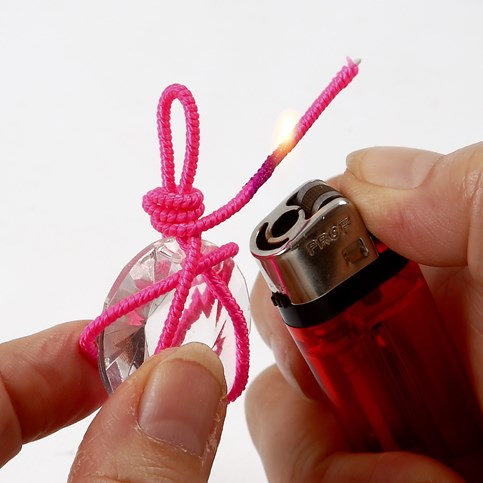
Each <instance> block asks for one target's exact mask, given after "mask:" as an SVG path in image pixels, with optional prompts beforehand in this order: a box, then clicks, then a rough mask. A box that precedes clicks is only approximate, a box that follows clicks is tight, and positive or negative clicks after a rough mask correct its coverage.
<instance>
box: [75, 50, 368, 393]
mask: <svg viewBox="0 0 483 483" xmlns="http://www.w3.org/2000/svg"><path fill="white" fill-rule="evenodd" d="M357 73H358V66H357V64H356V63H354V62H353V61H352V60H350V59H347V65H345V66H344V67H343V68H342V69H341V70H340V71H339V72H338V73H337V74H336V76H335V77H334V78H333V79H332V81H331V82H330V84H329V85H328V86H327V87H326V88H325V89H324V91H323V92H322V93H321V94H320V95H319V97H318V98H317V99H316V100H315V101H314V102H313V103H312V105H311V106H310V107H309V109H308V110H307V111H306V112H305V114H304V115H303V116H302V117H301V118H300V120H299V122H298V123H297V124H296V126H295V128H294V130H293V134H292V136H291V137H290V139H288V140H287V141H286V142H284V143H282V144H280V145H279V146H278V147H277V148H276V149H275V150H274V151H273V153H272V154H270V155H269V156H268V157H267V158H266V160H265V161H264V162H263V164H262V165H261V167H260V168H259V170H258V171H257V172H256V173H255V174H254V175H253V176H252V177H251V178H250V180H249V181H248V182H247V183H246V184H245V185H244V186H243V188H242V189H241V190H240V191H239V193H238V194H237V195H236V196H235V197H234V198H232V199H231V200H230V201H229V202H228V203H226V204H225V205H223V206H222V207H221V208H218V209H217V210H215V211H214V212H212V213H210V214H209V215H206V216H204V217H203V213H204V205H203V194H202V193H201V192H200V191H199V190H198V189H196V188H195V187H193V182H194V178H195V174H196V169H197V164H198V153H199V143H200V125H199V115H198V108H197V106H196V102H195V100H194V97H193V95H192V94H191V92H190V91H189V90H188V89H187V88H186V87H185V86H182V85H180V84H173V85H171V86H169V87H167V88H166V89H165V90H164V92H163V94H162V95H161V98H160V100H159V104H158V110H157V126H158V137H159V146H160V155H161V175H162V186H160V187H157V188H154V189H153V190H151V191H149V192H148V193H147V194H146V195H145V196H144V198H143V203H142V205H143V208H144V210H145V211H146V212H147V213H148V214H149V215H150V217H151V224H152V226H153V227H154V228H155V230H157V231H158V232H160V233H161V234H162V235H163V236H164V237H174V238H176V240H177V242H178V243H179V245H180V247H181V248H182V249H183V251H184V252H185V255H186V257H185V260H184V263H183V266H182V268H181V269H180V270H179V271H178V272H176V273H174V274H172V275H170V276H169V277H168V278H166V279H164V280H162V281H160V282H158V283H155V284H153V285H151V286H149V287H147V288H144V289H142V290H140V291H139V292H137V293H135V294H133V295H131V296H129V297H127V298H125V299H123V300H122V301H120V302H119V303H117V304H115V305H114V306H112V307H110V308H108V309H107V310H105V311H104V312H103V313H102V314H101V315H99V316H98V317H97V318H96V319H95V320H93V321H92V322H91V323H90V324H89V325H88V326H87V327H86V328H85V329H84V331H83V332H82V334H81V337H80V341H79V344H80V346H81V348H82V350H83V351H84V352H85V353H86V354H87V355H88V356H89V357H91V358H92V359H96V358H97V345H96V339H97V337H98V336H99V335H100V334H101V333H102V331H103V330H104V329H105V328H106V327H107V326H109V325H110V324H112V323H113V322H115V321H116V320H117V319H118V318H120V317H122V316H124V315H126V314H128V313H129V312H131V311H132V310H135V309H136V308H138V307H141V306H142V305H145V304H147V303H149V302H151V301H153V300H155V299H156V298H158V297H160V296H161V295H163V294H165V293H167V292H170V291H172V290H174V291H175V292H174V297H173V300H172V303H171V306H170V308H169V312H168V316H167V318H166V321H165V325H164V328H163V330H162V333H161V335H160V338H159V341H158V345H157V347H156V349H155V354H156V353H158V352H159V351H161V350H163V349H166V348H168V347H174V346H179V345H181V344H182V343H183V341H184V337H185V334H186V332H187V331H188V330H189V328H190V327H191V324H192V323H193V322H194V321H196V320H197V318H198V316H199V308H200V307H201V306H203V307H211V306H212V305H213V303H214V301H215V299H217V300H219V302H220V303H221V304H222V305H223V307H225V309H226V311H227V313H228V315H229V317H230V319H231V320H232V323H233V327H234V332H235V337H236V351H237V356H236V368H235V378H234V382H233V386H232V388H231V390H230V392H229V394H228V400H229V401H234V400H235V399H236V398H237V397H238V396H239V395H240V394H241V393H242V392H243V390H244V389H245V387H246V385H247V382H248V369H249V342H248V328H247V323H246V320H245V318H244V315H243V312H242V310H241V308H240V307H239V305H238V303H237V301H236V300H235V299H234V297H233V295H232V294H231V292H230V290H229V289H228V280H223V279H222V278H221V277H220V275H218V274H217V273H216V272H215V271H214V270H213V267H215V266H216V265H218V264H219V263H222V262H225V263H226V262H227V261H228V260H229V259H231V258H232V257H234V256H235V255H236V254H237V253H238V246H237V245H236V244H235V243H227V244H225V245H222V246H221V247H219V248H216V249H213V250H212V251H209V252H207V253H204V254H202V253H201V234H202V232H204V231H206V230H209V229H210V228H213V227H214V226H216V225H218V224H220V223H222V222H223V221H225V220H227V219H228V218H230V217H231V216H233V215H234V214H235V213H237V212H238V211H239V210H240V209H241V208H243V207H244V206H245V205H246V204H247V203H248V202H249V201H250V200H251V199H252V198H253V196H254V195H255V193H256V192H257V191H258V189H259V188H260V187H261V186H262V185H263V184H264V183H265V182H266V181H267V180H268V179H269V178H270V176H271V175H272V173H273V171H274V169H275V168H276V167H277V165H278V164H279V163H280V162H281V161H282V160H283V159H284V158H285V156H287V154H288V153H289V152H290V151H291V150H292V149H293V148H294V147H295V146H296V145H297V143H298V142H299V141H300V140H301V139H302V137H303V136H304V135H305V134H306V132H307V131H308V130H309V129H310V128H311V127H312V125H313V124H314V122H315V121H316V120H317V119H318V118H319V116H320V115H321V114H322V112H323V111H324V110H325V108H326V107H327V106H328V105H329V104H330V103H331V101H332V100H333V99H334V98H335V96H336V95H337V94H338V93H339V92H340V91H341V90H342V89H344V88H345V87H347V85H348V84H349V83H350V82H351V81H352V79H353V78H354V77H355V76H356V75H357ZM175 100H178V101H179V102H180V103H181V105H182V107H183V110H184V115H185V120H186V151H185V159H184V164H183V169H182V172H181V176H180V181H179V184H176V181H175V166H174V152H173V142H172V135H171V122H170V118H171V106H172V104H173V102H174V101H175ZM228 274H230V272H228ZM198 275H201V276H202V277H203V280H204V281H205V283H206V285H207V287H208V289H209V290H207V291H206V292H205V293H203V294H201V293H196V294H195V298H194V299H193V300H192V302H191V303H190V305H189V306H188V307H185V304H186V300H187V297H188V294H189V291H190V288H191V286H192V283H193V280H194V278H195V277H197V276H198ZM198 300H203V303H202V304H199V303H197V301H198ZM214 350H215V351H216V350H217V348H216V347H215V348H214Z"/></svg>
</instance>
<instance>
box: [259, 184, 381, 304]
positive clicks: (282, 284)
mask: <svg viewBox="0 0 483 483" xmlns="http://www.w3.org/2000/svg"><path fill="white" fill-rule="evenodd" d="M250 250H251V252H252V254H253V256H254V257H255V258H256V259H257V260H258V262H259V264H260V267H261V271H262V274H263V276H264V278H265V279H266V281H267V283H268V285H269V287H270V289H271V290H272V292H274V293H277V292H278V293H281V294H284V295H285V296H287V297H288V298H289V299H290V303H291V304H294V305H296V304H303V303H307V302H310V301H312V300H314V299H316V298H318V297H320V296H323V295H325V294H326V293H327V292H329V291H330V290H332V289H333V288H335V287H336V286H338V285H339V284H341V283H342V282H344V281H345V280H347V279H348V278H349V277H351V276H352V275H354V274H355V273H357V272H358V271H359V270H361V269H362V268H364V267H366V266H367V265H369V264H370V263H372V262H373V261H374V260H376V259H377V257H378V253H377V250H376V247H375V245H374V242H373V241H372V239H371V236H370V235H369V233H368V231H367V229H366V227H365V225H364V223H363V221H362V218H361V217H360V215H359V213H358V211H357V209H356V207H355V206H354V204H353V203H352V202H351V201H350V200H348V199H347V198H345V197H343V196H342V195H341V194H340V193H339V192H338V191H336V190H335V189H334V188H332V187H330V186H329V185H327V184H326V183H324V182H323V181H320V180H313V181H309V182H307V183H305V184H303V185H302V186H300V187H299V188H298V189H297V190H295V191H294V192H293V193H291V194H290V195H289V196H287V198H286V199H285V200H284V201H283V202H282V203H280V204H279V205H278V206H277V207H276V208H275V209H274V210H273V211H272V212H271V213H270V214H269V215H268V216H266V217H265V218H264V219H263V220H262V221H261V222H260V223H259V224H258V226H257V227H256V229H255V230H254V232H253V233H252V236H251V239H250Z"/></svg>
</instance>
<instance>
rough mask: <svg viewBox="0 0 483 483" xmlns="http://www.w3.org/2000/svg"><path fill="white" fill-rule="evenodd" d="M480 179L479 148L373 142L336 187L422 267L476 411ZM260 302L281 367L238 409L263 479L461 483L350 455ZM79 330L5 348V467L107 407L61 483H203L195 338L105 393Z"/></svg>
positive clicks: (205, 396)
mask: <svg viewBox="0 0 483 483" xmlns="http://www.w3.org/2000/svg"><path fill="white" fill-rule="evenodd" d="M385 160H390V163H389V166H386V165H384V161H385ZM482 171H483V144H477V145H474V146H470V147H468V148H465V149H462V150H460V151H457V152H455V153H453V154H450V155H447V156H442V155H440V154H437V153H431V152H427V151H417V150H407V149H401V148H379V149H369V150H364V151H360V152H357V153H355V154H353V155H352V156H351V157H350V158H349V159H348V170H347V172H346V173H345V174H344V175H342V176H341V177H339V178H338V179H336V180H333V182H334V185H336V187H338V188H339V189H340V190H341V191H342V192H343V193H344V194H346V195H347V196H348V197H349V198H351V199H352V200H353V201H354V202H355V203H356V205H357V206H358V207H359V209H360V212H361V214H362V216H363V218H364V220H365V222H366V224H367V226H368V228H369V230H370V231H371V232H373V233H374V234H375V235H376V236H377V237H378V238H379V239H381V240H382V241H383V242H385V243H386V244H387V245H388V246H390V247H391V248H393V249H394V250H396V251H398V252H400V253H401V254H403V255H405V256H407V257H408V258H411V259H413V260H415V261H417V262H419V263H421V264H423V265H425V267H424V272H425V276H426V278H427V280H428V282H429V284H430V287H431V289H432V291H433V295H434V297H435V299H436V301H437V303H438V305H439V307H440V308H441V312H442V314H443V315H444V318H445V322H446V324H447V325H448V329H449V330H450V331H451V333H452V335H453V339H454V341H455V343H456V345H457V348H458V350H459V351H460V355H461V356H462V359H463V360H464V362H465V364H466V368H467V370H468V371H469V373H470V375H471V377H472V381H473V383H474V390H475V393H476V394H477V396H478V397H479V401H480V403H481V402H483V244H482V243H481V238H482V236H481V235H482V233H483V216H482V213H483V201H482V199H483V188H482ZM448 220H449V222H448ZM401 233H404V236H403V237H402V236H401ZM268 295H269V294H268V289H267V287H266V286H265V284H264V282H263V281H262V280H261V279H259V280H258V281H257V282H256V284H255V286H254V288H253V293H252V303H253V307H252V309H253V314H254V318H255V320H256V323H257V326H258V329H259V331H260V333H261V334H262V336H263V338H264V339H265V340H266V342H267V343H268V344H269V345H270V347H271V348H272V350H273V351H274V354H275V358H276V360H277V363H278V366H273V367H270V368H268V369H267V370H266V371H264V372H263V373H262V374H260V375H259V376H258V377H257V378H256V379H255V380H254V381H253V383H252V384H251V387H250V388H249V390H248V393H247V396H246V413H247V421H248V425H249V428H250V432H251V435H252V438H253V441H254V443H255V446H256V447H257V449H258V451H259V453H260V456H261V458H262V460H263V463H264V466H265V470H266V474H267V477H268V479H269V480H270V481H273V482H299V481H300V482H312V481H318V482H321V481H323V482H329V481H337V482H340V481H351V482H358V481H370V482H379V481H392V482H398V481H401V482H407V481H445V482H456V481H462V480H461V478H460V477H459V476H458V475H457V474H456V473H454V472H453V471H452V470H450V469H449V468H446V467H444V466H443V465H442V464H440V463H438V462H436V461H433V460H431V459H429V458H426V457H423V456H417V455H412V454H409V453H402V452H393V453H382V454H351V453H350V452H349V451H348V449H347V447H346V444H345V442H344V439H343V437H342V436H341V434H340V431H339V429H338V427H337V424H336V422H335V421H334V419H333V417H332V415H331V413H330V409H329V408H328V407H327V405H326V403H325V402H324V400H323V398H322V397H321V393H320V390H319V388H318V386H317V384H316V383H315V381H314V379H313V378H312V376H311V373H310V371H309V369H308V367H307V365H306V364H305V362H304V360H303V358H302V357H301V355H300V353H299V352H298V351H297V350H296V348H295V346H294V344H293V342H292V339H291V338H290V337H289V335H288V332H287V331H286V329H285V327H284V325H283V323H282V322H281V320H280V316H279V315H278V312H277V311H276V310H275V309H274V308H273V307H272V306H271V303H270V302H269V297H268ZM85 324H86V322H85V321H80V322H70V323H66V324H62V325H59V326H56V327H53V328H51V329H48V330H46V331H43V332H40V333H38V334H35V335H32V336H29V337H25V338H22V339H18V340H14V341H11V342H7V343H3V344H0V361H1V364H0V408H1V410H0V465H3V464H5V463H6V462H7V461H8V460H10V459H11V458H13V457H14V456H15V455H16V454H17V453H18V452H19V451H20V449H21V447H22V445H23V444H24V443H28V442H30V441H34V440H37V439H39V438H42V437H45V436H47V435H49V434H51V433H53V432H55V431H57V430H59V429H61V428H63V427H65V426H68V425H69V424H72V423H73V422H75V421H78V420H80V419H82V418H84V417H85V416H87V415H88V414H90V413H91V412H93V411H94V410H96V409H97V408H98V407H100V406H101V405H102V408H101V410H100V411H99V412H98V414H97V415H96V417H95V418H94V420H93V421H92V423H91V425H90V427H89V429H88V431H87V433H86V435H85V437H84V439H83V441H82V442H81V444H80V446H79V450H78V453H77V455H76V458H75V460H74V462H73V465H72V469H71V473H70V475H69V481H71V482H90V481H95V482H97V481H110V482H121V481H136V482H143V481H162V482H186V481H190V482H198V481H200V482H202V481H207V480H208V478H209V474H210V470H211V466H212V462H213V459H214V457H215V454H216V449H217V446H218V443H219V441H220V436H221V432H222V427H223V422H224V418H225V413H226V384H225V380H224V374H223V368H222V366H221V363H220V361H219V360H218V358H217V357H216V356H215V355H214V353H213V352H212V351H211V350H209V349H208V348H207V347H206V346H203V345H201V344H188V345H186V346H183V347H181V348H175V349H169V350H166V351H163V352H162V353H160V354H158V355H157V356H155V357H152V358H151V359H149V360H148V361H147V362H146V363H145V364H143V366H142V367H141V368H140V369H139V370H138V371H136V372H135V373H134V374H133V375H132V376H130V378H129V379H128V380H127V381H126V382H125V383H124V384H122V385H121V386H120V387H119V389H118V390H116V392H115V393H114V394H113V395H112V396H111V397H109V398H107V397H106V394H105V392H104V390H103V388H102V386H101V383H100V380H99V377H98V374H97V369H96V367H95V366H94V365H93V364H92V363H91V362H89V361H88V360H87V359H86V358H85V357H84V355H83V354H82V353H81V352H80V350H79V348H78V339H79V334H80V332H81V331H82V329H83V328H84V326H85ZM200 401H201V404H200ZM479 461H481V460H479ZM479 470H480V471H481V467H480V468H479ZM480 476H481V474H480Z"/></svg>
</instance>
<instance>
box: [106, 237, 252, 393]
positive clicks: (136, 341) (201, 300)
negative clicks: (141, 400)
mask: <svg viewBox="0 0 483 483" xmlns="http://www.w3.org/2000/svg"><path fill="white" fill-rule="evenodd" d="M215 248H216V246H215V245H213V244H212V243H210V242H207V241H203V242H202V252H203V253H206V252H208V251H210V250H214V249H215ZM184 257H185V255H184V252H183V251H182V249H181V248H180V247H179V245H178V243H177V242H176V241H175V240H174V239H172V238H166V239H162V240H159V241H156V242H154V243H152V244H151V245H149V246H148V247H146V248H145V249H144V250H142V251H141V252H140V253H139V254H138V255H136V256H135V257H134V258H133V259H132V260H131V261H130V262H129V263H128V264H127V265H126V267H125V268H124V269H123V270H122V271H121V273H120V274H119V276H118V278H117V279H116V281H115V282H114V285H113V286H112V288H111V290H110V292H109V294H108V296H107V299H106V301H105V303H104V310H106V309H107V308H109V307H111V306H113V305H115V304H117V303H118V302H120V301H121V300H123V299H125V298H126V297H128V296H130V295H132V294H134V293H137V292H139V291H140V290H142V289H143V288H146V287H148V286H151V285H153V284H154V283H156V282H159V281H161V280H163V279H165V278H167V277H169V276H170V275H171V274H173V273H175V272H177V271H178V270H180V269H181V267H182V263H183V260H184ZM214 270H215V272H216V273H217V274H218V275H219V276H220V277H221V278H222V279H223V280H224V281H225V283H226V284H227V285H228V288H229V289H230V291H231V293H232V294H233V296H234V297H235V299H236V300H237V302H238V304H239V305H240V308H241V309H242V310H243V313H244V315H245V318H246V320H247V323H249V321H250V318H249V299H248V290H247V286H246V283H245V279H244V278H243V275H242V273H241V272H240V270H239V269H238V267H237V266H236V265H235V263H234V261H233V259H228V260H225V261H224V262H222V263H220V264H218V265H217V266H216V267H214ZM173 295H174V292H169V293H167V294H165V295H162V296H161V297H159V298H157V299H155V300H153V301H152V302H151V303H149V304H146V305H144V306H142V307H139V308H138V309H136V310H133V311H132V312H129V313H128V314H126V315H125V316H123V317H121V318H119V319H118V320H116V321H115V322H114V323H112V324H111V325H109V326H108V327H106V329H105V330H104V331H103V332H102V333H101V334H100V336H99V337H98V341H97V342H98V350H99V356H98V364H99V372H100V374H101V378H102V381H103V384H104V386H105V388H106V390H107V391H108V392H109V393H112V392H113V391H114V390H115V389H116V388H117V387H118V386H119V385H120V384H121V383H122V382H123V381H125V380H126V379H127V378H128V377H129V376H130V375H131V374H132V373H133V372H134V371H136V370H137V369H138V368H139V366H140V365H141V364H142V363H143V362H144V361H145V360H146V359H147V358H148V357H149V356H150V355H151V354H152V353H153V351H154V349H155V348H156V346H157V343H158V339H159V336H160V335H161V332H162V330H163V326H164V322H165V320H166V317H167V315H168V311H169V307H170V305H171V301H172V298H173ZM176 337H177V340H178V341H179V342H180V343H188V342H203V343H204V344H206V345H208V346H209V347H211V348H212V349H213V350H214V351H215V352H216V353H217V354H218V355H219V357H220V359H221V361H222V363H223V365H224V368H225V377H226V380H227V384H228V389H230V388H231V386H232V385H233V381H234V378H235V368H236V340H235V333H234V329H233V323H232V321H231V319H230V317H229V316H228V313H227V311H226V309H225V308H224V307H223V306H222V304H221V303H220V302H219V301H218V300H217V299H216V298H215V297H213V295H212V293H211V291H210V290H209V289H208V287H207V285H206V283H205V282H204V280H203V277H202V276H201V275H199V276H197V277H196V278H195V280H194V281H193V285H192V287H191V290H190V292H189V295H188V299H187V301H186V305H185V311H184V313H183V316H182V317H181V320H180V324H179V326H178V329H177V334H176Z"/></svg>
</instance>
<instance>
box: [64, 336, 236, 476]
mask: <svg viewBox="0 0 483 483" xmlns="http://www.w3.org/2000/svg"><path fill="white" fill-rule="evenodd" d="M226 405H227V400H226V382H225V378H224V371H223V366H222V365H221V362H220V360H219V358H218V357H217V356H216V354H214V353H213V351H211V349H209V348H208V347H207V346H204V345H202V344H197V343H193V344H187V345H185V346H182V347H179V348H173V349H168V350H165V351H162V352H161V353H160V354H158V355H157V356H154V357H152V358H151V359H149V360H148V361H146V363H145V364H143V366H141V368H140V369H138V370H137V371H136V372H135V373H134V374H133V375H131V376H130V377H129V378H128V379H127V380H126V381H125V382H124V383H123V384H121V386H119V388H118V389H117V390H116V391H115V392H114V394H113V395H112V396H111V397H110V398H109V400H108V401H107V402H106V404H105V405H104V407H103V408H102V409H101V411H100V412H99V414H98V415H97V416H96V418H95V419H94V421H93V422H92V424H91V426H90V427H89V429H88V431H87V433H86V436H85V438H84V440H83V442H82V444H81V446H80V448H79V451H78V454H77V456H76V460H75V463H74V465H73V467H72V470H71V481H83V480H84V479H88V478H93V477H94V475H95V476H96V477H99V475H102V477H103V478H106V479H108V478H114V479H121V480H122V481H127V480H129V481H134V480H135V481H140V482H142V481H159V480H162V481H173V482H175V481H176V482H180V481H206V480H207V478H208V475H209V472H210V469H211V466H212V463H213V458H214V455H215V453H216V449H217V447H218V443H219V440H220V437H221V432H222V428H223V423H224V418H225V414H226ZM116 481H117V480H116Z"/></svg>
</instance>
